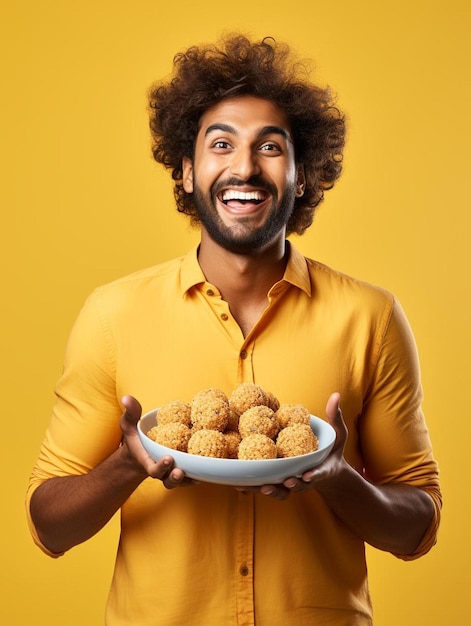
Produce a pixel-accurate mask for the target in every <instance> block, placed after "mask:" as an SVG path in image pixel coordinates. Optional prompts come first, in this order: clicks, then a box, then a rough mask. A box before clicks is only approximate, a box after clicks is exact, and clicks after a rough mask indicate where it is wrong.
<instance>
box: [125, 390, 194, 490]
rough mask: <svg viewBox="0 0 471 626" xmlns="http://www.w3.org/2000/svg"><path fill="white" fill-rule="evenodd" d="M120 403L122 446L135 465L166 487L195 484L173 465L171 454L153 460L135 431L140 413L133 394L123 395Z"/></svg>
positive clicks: (140, 410)
mask: <svg viewBox="0 0 471 626" xmlns="http://www.w3.org/2000/svg"><path fill="white" fill-rule="evenodd" d="M121 403H122V404H123V406H124V408H125V411H124V413H123V415H122V416H121V420H120V426H121V432H122V433H123V447H124V448H125V449H126V451H127V454H128V456H129V458H130V460H131V461H132V462H133V463H134V464H135V465H136V466H137V467H139V468H142V469H143V470H144V472H145V473H146V474H147V476H151V477H152V478H158V479H159V480H161V481H162V482H163V484H164V485H165V487H166V488H167V489H173V488H174V487H178V486H180V485H188V484H195V482H196V481H192V480H191V479H189V478H186V477H185V474H184V473H183V472H182V470H181V469H178V468H177V467H174V460H173V458H172V457H171V456H164V457H163V458H162V459H160V461H154V460H153V459H152V458H151V457H150V456H149V454H148V453H147V452H146V450H145V449H144V447H143V445H142V444H141V441H140V439H139V435H138V433H137V422H138V421H139V418H140V417H141V413H142V408H141V405H140V404H139V402H138V401H137V400H136V398H133V396H124V397H123V398H122V399H121Z"/></svg>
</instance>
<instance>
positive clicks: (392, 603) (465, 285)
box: [0, 0, 471, 626]
mask: <svg viewBox="0 0 471 626" xmlns="http://www.w3.org/2000/svg"><path fill="white" fill-rule="evenodd" d="M470 17H471V15H470V3H469V2H467V1H466V0H448V1H447V2H444V1H439V0H436V1H435V2H431V1H430V0H395V1H394V2H393V1H392V0H383V2H376V1H373V0H357V1H355V2H352V1H349V0H337V1H336V2H332V3H327V2H324V1H322V2H321V1H320V0H298V1H297V2H281V1H280V0H258V1H257V2H254V0H239V2H237V3H232V4H231V3H227V4H224V3H221V2H220V1H219V0H218V1H216V0H202V1H201V2H198V3H197V2H194V1H189V0H179V2H177V3H168V2H160V1H157V0H133V1H132V2H128V1H125V0H81V1H73V0H69V1H66V2H64V1H63V0H42V1H41V2H36V0H16V1H15V2H6V1H5V0H3V1H2V2H1V5H0V47H1V55H0V58H1V61H0V63H1V79H0V90H1V94H0V95H1V99H0V108H1V115H0V133H1V135H0V146H1V167H0V177H1V185H0V204H1V213H0V227H1V231H0V232H1V246H0V254H1V268H2V269H1V306H0V314H1V324H0V331H1V342H0V345H1V360H0V364H1V365H0V367H1V376H0V380H1V392H2V393H1V399H2V415H3V417H2V429H1V432H2V440H1V441H2V445H1V448H0V450H1V453H0V462H1V472H0V479H1V481H2V489H1V493H2V500H3V505H2V515H1V533H0V541H1V546H0V550H1V552H0V553H1V559H2V567H1V568H0V577H1V579H0V589H1V594H2V600H1V602H0V622H1V623H2V624H5V625H7V624H8V626H26V624H30V623H34V624H36V625H37V626H46V625H47V626H63V625H64V624H67V626H79V625H80V626H83V625H84V624H86V625H87V626H89V625H92V626H93V625H99V624H103V609H104V605H105V600H106V595H107V590H108V586H109V582H110V577H111V573H112V565H113V561H114V555H115V551H116V542H117V537H118V530H119V529H118V520H117V519H116V518H114V519H113V520H112V522H111V523H110V524H109V525H108V526H107V527H106V528H105V529H104V530H103V531H102V532H101V533H100V534H99V535H98V536H96V537H95V538H93V539H92V540H91V541H89V542H88V543H87V544H84V545H82V546H78V547H76V548H75V549H73V550H72V551H71V552H70V553H69V554H67V555H66V556H64V557H62V558H60V559H58V560H52V559H49V558H48V557H46V556H44V555H43V554H42V553H41V552H40V551H39V550H38V549H37V548H35V547H34V546H33V543H32V541H31V539H30V536H29V534H28V531H27V528H26V524H25V516H24V494H25V489H26V484H27V480H28V475H29V472H30V470H31V467H32V465H33V463H34V461H35V458H36V455H37V452H38V448H39V445H40V441H41V439H42V437H43V434H44V431H45V429H46V426H47V423H48V419H49V413H50V408H51V405H52V402H53V387H54V384H55V381H56V380H57V378H58V376H59V375H60V372H61V366H62V356H63V352H64V347H65V343H66V340H67V336H68V333H69V331H70V327H71V325H72V324H73V321H74V319H75V317H76V315H77V313H78V311H79V309H80V307H81V305H82V303H83V301H84V299H85V297H86V296H87V295H88V294H89V292H90V291H91V290H92V289H93V288H94V287H96V286H97V285H99V284H102V283H105V282H108V281H110V280H113V279H114V278H117V277H119V276H121V275H124V274H127V273H130V272H132V271H134V270H137V269H139V268H142V267H146V266H149V265H153V264H155V263H158V262H160V261H163V260H166V259H168V258H171V257H174V256H176V255H180V254H182V253H184V252H185V251H186V250H187V249H188V247H189V246H190V245H193V243H195V242H196V241H197V239H198V233H197V232H194V231H192V230H191V229H190V228H189V226H188V224H187V221H186V220H185V218H183V217H182V216H180V215H178V214H177V213H176V210H175V208H174V202H173V195H172V187H171V183H170V177H169V175H168V173H166V172H165V171H164V170H163V169H161V168H160V166H158V165H157V164H155V163H154V162H153V161H152V159H151V156H150V141H149V133H148V122H147V114H146V92H147V89H148V87H149V85H150V84H151V83H152V82H153V81H155V80H157V79H159V78H161V77H164V76H167V75H168V74H169V72H170V71H171V66H172V58H173V55H174V54H175V53H176V52H178V51H180V50H182V49H185V48H186V47H187V46H189V45H191V44H194V43H201V42H208V41H214V40H215V39H217V38H218V37H219V36H220V35H221V34H222V33H224V32H228V31H232V30H242V31H244V32H246V33H248V34H251V35H253V36H256V37H263V36H266V35H272V36H274V37H275V38H277V39H280V40H284V41H287V42H288V43H290V44H292V45H293V46H294V47H295V49H297V50H298V52H299V54H300V55H301V57H307V58H312V59H314V60H315V70H314V74H313V78H314V79H315V80H318V81H319V82H321V84H328V85H330V87H331V88H332V90H333V92H334V93H336V94H337V95H338V104H339V106H340V107H341V108H343V109H344V110H345V111H346V112H347V115H348V128H349V131H348V145H347V149H346V154H345V169H344V174H343V176H342V179H341V180H340V182H339V183H338V185H337V186H336V187H335V189H333V190H332V191H330V192H329V193H327V194H326V200H325V202H324V204H323V205H322V207H321V208H320V210H319V213H318V215H317V217H316V220H315V223H314V225H313V226H312V228H311V229H310V231H309V232H308V233H307V234H306V235H305V236H303V237H302V238H297V237H295V238H294V242H295V244H296V245H297V246H298V247H299V248H300V249H301V250H302V251H303V252H304V253H305V254H307V255H308V256H311V257H314V258H317V259H319V260H320V261H322V262H324V263H327V264H329V265H332V266H334V267H335V268H337V269H339V270H342V271H344V272H346V273H349V274H352V275H354V276H356V277H358V278H361V279H364V280H366V281H370V282H373V283H376V284H380V285H382V286H383V287H386V288H387V289H390V290H391V291H393V292H394V293H395V294H396V295H397V296H398V298H399V300H400V301H401V303H402V305H403V306H404V308H405V310H406V313H407V315H408V317H409V320H410V322H411V324H412V327H413V329H414V333H415V336H416V340H417V344H418V347H419V351H420V355H421V363H422V376H423V383H424V387H425V394H426V395H425V398H426V399H425V412H426V416H427V420H428V425H429V428H430V431H431V435H432V438H433V441H434V446H435V452H436V456H437V458H438V460H439V463H440V468H441V473H442V483H443V492H444V499H445V506H444V512H443V523H442V528H441V531H440V537H439V543H438V545H437V546H436V547H435V548H434V549H433V551H432V552H431V553H430V554H429V555H427V556H426V557H424V558H423V559H421V560H419V561H415V562H410V563H404V562H402V561H399V560H397V559H395V558H394V557H393V556H391V555H389V554H384V553H380V552H378V551H376V550H370V549H368V558H369V572H370V584H371V592H372V597H373V602H374V608H375V616H376V617H375V625H376V626H397V625H398V624H401V626H417V625H421V624H424V625H425V624H426V625H428V626H432V625H440V626H442V625H443V624H450V625H452V626H462V625H464V624H466V623H467V619H466V617H467V613H468V611H465V608H466V609H467V605H468V600H467V595H468V594H469V583H470V582H471V581H470V577H469V559H470V541H469V518H470V514H471V510H470V498H469V494H468V491H467V481H466V477H467V469H468V465H469V462H468V459H469V447H470V444H469V440H470V436H471V428H470V419H469V401H468V398H467V394H468V392H469V389H470V382H469V379H470V368H469V362H470V348H471V341H470V324H469V320H470V312H469V304H470V295H469V288H470V280H469V269H470V244H469V237H470V226H471V219H470V209H471V207H470V193H469V172H468V170H469V151H470V148H469V144H470V139H471V136H470V135H471V133H470V123H469V111H470V110H471V98H470V76H469V67H470V52H471V44H470V43H469V41H470V38H469V26H470ZM319 367H322V364H319ZM312 532H316V526H315V520H313V526H312ZM313 584H315V581H313ZM156 615H158V607H156ZM189 623H190V622H189Z"/></svg>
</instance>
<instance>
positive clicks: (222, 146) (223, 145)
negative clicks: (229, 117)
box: [211, 139, 231, 150]
mask: <svg viewBox="0 0 471 626" xmlns="http://www.w3.org/2000/svg"><path fill="white" fill-rule="evenodd" d="M211 147H212V148H215V149H216V150H229V149H230V148H231V144H230V143H229V142H228V141H225V140H224V139H218V140H217V141H214V142H213V143H212V144H211Z"/></svg>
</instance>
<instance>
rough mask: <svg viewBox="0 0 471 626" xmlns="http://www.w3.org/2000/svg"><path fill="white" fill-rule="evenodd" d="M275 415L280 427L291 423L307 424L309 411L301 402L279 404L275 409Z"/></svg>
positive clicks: (309, 418) (309, 420)
mask: <svg viewBox="0 0 471 626" xmlns="http://www.w3.org/2000/svg"><path fill="white" fill-rule="evenodd" d="M276 417H277V418H278V421H279V422H280V427H281V428H286V426H292V425H293V424H306V425H307V426H309V424H310V422H311V416H310V415H309V411H308V410H307V409H306V407H304V406H303V405H302V404H281V405H280V407H279V408H278V410H277V411H276Z"/></svg>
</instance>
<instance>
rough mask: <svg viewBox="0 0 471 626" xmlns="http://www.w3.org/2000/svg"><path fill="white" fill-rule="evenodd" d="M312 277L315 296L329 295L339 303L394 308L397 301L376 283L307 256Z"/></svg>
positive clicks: (307, 263)
mask: <svg viewBox="0 0 471 626" xmlns="http://www.w3.org/2000/svg"><path fill="white" fill-rule="evenodd" d="M305 260H306V265H307V269H308V272H309V276H310V279H311V286H312V294H313V297H316V296H317V297H318V298H323V297H326V298H327V297H329V298H330V299H332V300H333V301H334V302H335V303H337V304H343V305H346V304H348V303H349V302H350V303H351V304H352V305H362V306H366V305H367V304H369V305H371V306H375V307H376V306H379V307H380V308H384V307H386V308H390V309H392V308H393V306H394V303H395V296H394V294H393V293H391V292H390V291H388V290H387V289H384V288H383V287H380V286H378V285H375V284H373V283H370V282H367V281H364V280H361V279H359V278H355V277H353V276H350V275H349V274H345V273H343V272H340V271H338V270H336V269H333V268H332V267H329V266H328V265H325V264H324V263H320V262H319V261H316V260H313V259H310V258H307V257H305Z"/></svg>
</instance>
